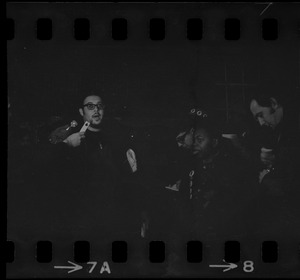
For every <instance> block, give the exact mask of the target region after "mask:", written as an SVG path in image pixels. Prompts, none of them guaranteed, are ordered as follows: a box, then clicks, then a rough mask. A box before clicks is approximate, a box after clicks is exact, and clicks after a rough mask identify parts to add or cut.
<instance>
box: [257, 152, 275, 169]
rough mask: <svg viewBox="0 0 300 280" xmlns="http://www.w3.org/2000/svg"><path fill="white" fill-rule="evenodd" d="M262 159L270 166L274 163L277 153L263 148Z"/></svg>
mask: <svg viewBox="0 0 300 280" xmlns="http://www.w3.org/2000/svg"><path fill="white" fill-rule="evenodd" d="M260 160H261V162H262V163H263V164H264V165H265V166H267V167H269V166H272V165H273V164H274V162H275V155H274V154H273V153H272V152H269V151H268V152H266V151H264V150H262V151H261V153H260Z"/></svg>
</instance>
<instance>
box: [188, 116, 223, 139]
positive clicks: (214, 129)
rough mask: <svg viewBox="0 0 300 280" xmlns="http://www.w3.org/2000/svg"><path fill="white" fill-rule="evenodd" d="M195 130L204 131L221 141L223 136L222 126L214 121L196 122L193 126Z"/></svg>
mask: <svg viewBox="0 0 300 280" xmlns="http://www.w3.org/2000/svg"><path fill="white" fill-rule="evenodd" d="M192 127H193V128H194V130H195V131H196V130H199V129H203V130H205V131H206V133H208V135H209V136H210V137H212V138H214V139H220V138H221V136H222V133H221V130H220V126H219V125H218V123H217V122H216V121H214V120H208V119H207V120H196V121H195V122H194V125H193V126H192Z"/></svg>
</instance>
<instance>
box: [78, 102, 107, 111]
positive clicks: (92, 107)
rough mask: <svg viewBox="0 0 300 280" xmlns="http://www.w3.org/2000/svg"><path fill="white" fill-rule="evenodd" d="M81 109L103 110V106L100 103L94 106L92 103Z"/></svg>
mask: <svg viewBox="0 0 300 280" xmlns="http://www.w3.org/2000/svg"><path fill="white" fill-rule="evenodd" d="M83 107H86V108H87V109H88V110H91V111H92V110H94V109H95V108H96V107H97V109H98V110H104V108H105V106H104V105H103V104H101V103H98V104H94V103H87V104H84V105H83Z"/></svg>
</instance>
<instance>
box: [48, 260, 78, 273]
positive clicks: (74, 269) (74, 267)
mask: <svg viewBox="0 0 300 280" xmlns="http://www.w3.org/2000/svg"><path fill="white" fill-rule="evenodd" d="M68 263H69V264H72V265H73V266H54V268H57V269H71V270H69V271H68V273H72V272H74V271H77V270H80V269H82V266H81V265H79V264H76V263H73V262H70V261H68Z"/></svg>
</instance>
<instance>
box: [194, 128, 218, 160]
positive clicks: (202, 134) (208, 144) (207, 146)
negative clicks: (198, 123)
mask: <svg viewBox="0 0 300 280" xmlns="http://www.w3.org/2000/svg"><path fill="white" fill-rule="evenodd" d="M215 145H216V141H214V140H213V139H212V138H211V137H210V136H209V134H208V133H207V131H206V130H205V129H202V128H200V129H197V130H196V131H195V133H194V144H193V155H195V156H197V157H199V158H206V157H208V156H209V155H211V153H212V151H213V149H214V147H215Z"/></svg>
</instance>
